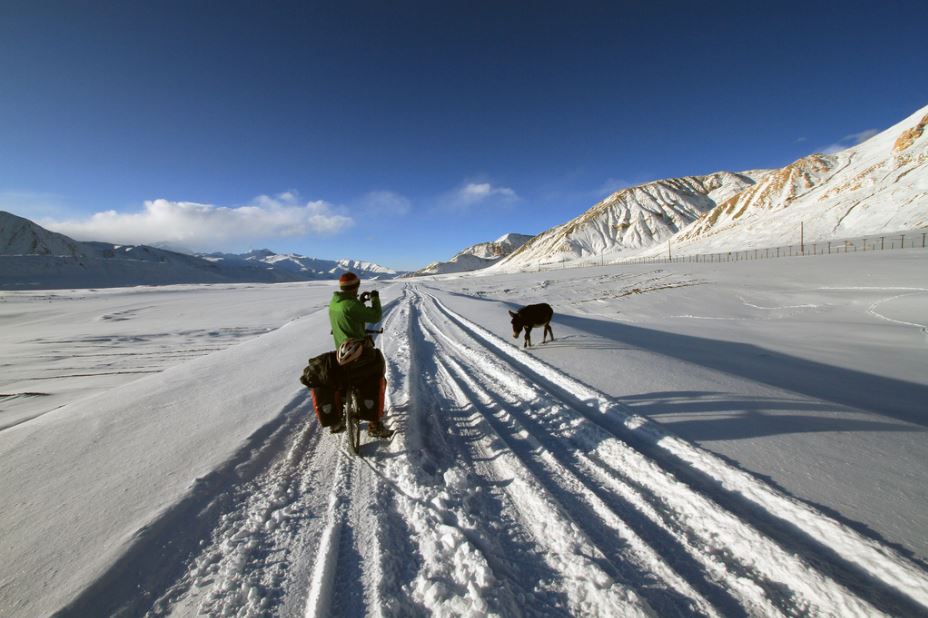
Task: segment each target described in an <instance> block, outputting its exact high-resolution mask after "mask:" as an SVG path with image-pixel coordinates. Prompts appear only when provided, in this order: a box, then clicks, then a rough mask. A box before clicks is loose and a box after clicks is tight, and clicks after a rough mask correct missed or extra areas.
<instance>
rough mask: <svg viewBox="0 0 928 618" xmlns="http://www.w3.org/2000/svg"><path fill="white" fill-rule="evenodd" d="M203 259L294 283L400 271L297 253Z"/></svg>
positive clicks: (371, 276) (392, 274)
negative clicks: (272, 274)
mask: <svg viewBox="0 0 928 618" xmlns="http://www.w3.org/2000/svg"><path fill="white" fill-rule="evenodd" d="M199 257H202V258H204V259H206V260H209V261H210V262H212V263H213V264H216V265H217V266H218V267H220V269H223V270H233V269H245V270H249V269H251V270H268V269H271V270H272V271H274V272H276V273H278V274H279V275H280V276H285V275H290V276H292V277H294V280H303V279H326V278H331V277H338V276H340V275H341V274H342V273H345V272H347V271H349V270H350V271H352V272H354V273H356V274H358V275H359V276H360V277H362V278H364V279H384V278H393V277H396V276H397V274H398V273H397V271H395V270H392V269H390V268H386V267H385V266H381V265H379V264H375V263H374V262H365V261H360V260H347V259H343V260H324V259H320V258H314V257H306V256H304V255H299V254H296V253H284V254H281V253H274V252H273V251H271V250H269V249H257V250H254V251H249V252H248V253H242V254H234V253H209V254H202V255H200V256H199Z"/></svg>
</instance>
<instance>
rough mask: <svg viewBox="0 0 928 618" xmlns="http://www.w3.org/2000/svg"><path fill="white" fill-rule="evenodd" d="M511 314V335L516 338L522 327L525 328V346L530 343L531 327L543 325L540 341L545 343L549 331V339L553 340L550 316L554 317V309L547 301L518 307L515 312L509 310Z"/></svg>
mask: <svg viewBox="0 0 928 618" xmlns="http://www.w3.org/2000/svg"><path fill="white" fill-rule="evenodd" d="M509 315H511V316H512V336H513V338H517V337H518V336H519V333H520V332H521V331H522V329H523V328H524V329H525V345H523V346H522V347H523V348H527V347H529V346H531V345H532V328H533V327H538V326H544V327H545V330H544V333H543V335H542V338H541V342H542V343H547V341H548V333H551V341H554V331H553V330H551V324H550V322H551V318H553V317H554V309H552V308H551V305H549V304H547V303H540V304H538V305H527V306H525V307H522V308H521V309H519V311H518V312H517V313H513V312H512V311H510V312H509Z"/></svg>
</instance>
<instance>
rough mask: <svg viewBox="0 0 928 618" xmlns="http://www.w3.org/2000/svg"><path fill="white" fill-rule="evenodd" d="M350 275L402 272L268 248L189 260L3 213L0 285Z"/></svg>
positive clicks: (300, 278) (71, 285)
mask: <svg viewBox="0 0 928 618" xmlns="http://www.w3.org/2000/svg"><path fill="white" fill-rule="evenodd" d="M347 270H352V271H354V272H356V273H358V274H359V275H360V276H361V277H362V278H366V279H382V278H392V277H395V276H396V275H397V273H396V272H395V271H393V270H391V269H389V268H385V267H383V266H380V265H378V264H374V263H372V262H361V261H357V260H320V259H317V258H308V257H304V256H300V255H296V254H287V255H278V254H276V253H274V252H272V251H269V250H267V249H263V250H260V251H252V252H250V253H246V254H243V255H233V254H210V255H187V254H184V253H177V252H175V251H168V250H166V249H159V248H156V247H150V246H147V245H113V244H110V243H103V242H77V241H75V240H73V239H71V238H69V237H67V236H65V235H63V234H58V233H55V232H51V231H49V230H46V229H45V228H43V227H41V226H40V225H38V224H36V223H34V222H32V221H29V220H28V219H24V218H23V217H19V216H16V215H14V214H11V213H8V212H3V211H0V287H6V288H32V289H42V288H80V287H120V286H128V285H168V284H175V283H222V282H226V283H229V282H235V283H246V282H247V283H252V282H254V283H276V282H283V281H307V280H313V279H328V278H334V277H337V276H339V275H340V274H341V273H343V272H345V271H347Z"/></svg>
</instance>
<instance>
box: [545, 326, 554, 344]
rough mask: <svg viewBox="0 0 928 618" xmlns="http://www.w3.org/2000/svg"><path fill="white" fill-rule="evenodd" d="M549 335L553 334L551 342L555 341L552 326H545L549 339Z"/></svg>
mask: <svg viewBox="0 0 928 618" xmlns="http://www.w3.org/2000/svg"><path fill="white" fill-rule="evenodd" d="M548 333H551V341H554V331H553V330H551V325H550V324H545V336H546V337H547V335H548Z"/></svg>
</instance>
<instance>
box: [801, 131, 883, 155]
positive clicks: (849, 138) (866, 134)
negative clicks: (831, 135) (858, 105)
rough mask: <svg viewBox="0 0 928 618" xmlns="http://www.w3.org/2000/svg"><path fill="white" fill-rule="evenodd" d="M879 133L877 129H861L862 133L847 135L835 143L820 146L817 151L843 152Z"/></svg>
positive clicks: (823, 152) (828, 152)
mask: <svg viewBox="0 0 928 618" xmlns="http://www.w3.org/2000/svg"><path fill="white" fill-rule="evenodd" d="M877 133H879V131H878V130H877V129H867V130H866V131H861V132H860V133H852V134H850V135H845V136H844V137H842V138H841V139H839V140H838V141H837V142H835V143H834V144H831V145H830V146H824V147H822V148H819V149H817V151H816V152H821V153H822V154H834V153H836V152H841V151H842V150H847V149H848V148H852V147H854V146H856V145H857V144H862V143H863V142H865V141H867V140H868V139H870V138H871V137H873V136H874V135H876V134H877Z"/></svg>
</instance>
